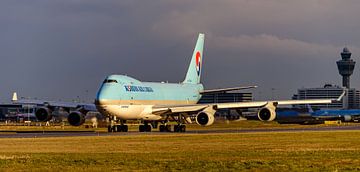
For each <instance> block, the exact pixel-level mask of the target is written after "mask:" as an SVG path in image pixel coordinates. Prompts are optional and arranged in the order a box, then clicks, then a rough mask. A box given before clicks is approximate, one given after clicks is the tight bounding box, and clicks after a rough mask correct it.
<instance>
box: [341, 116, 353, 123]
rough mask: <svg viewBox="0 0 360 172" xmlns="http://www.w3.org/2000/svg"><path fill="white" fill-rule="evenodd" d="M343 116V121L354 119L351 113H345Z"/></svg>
mask: <svg viewBox="0 0 360 172" xmlns="http://www.w3.org/2000/svg"><path fill="white" fill-rule="evenodd" d="M342 118H343V119H342V121H343V122H350V121H353V119H352V117H351V115H344V116H343V117H342Z"/></svg>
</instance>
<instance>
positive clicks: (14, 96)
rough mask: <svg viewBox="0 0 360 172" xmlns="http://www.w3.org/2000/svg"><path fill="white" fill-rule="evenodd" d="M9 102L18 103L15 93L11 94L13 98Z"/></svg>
mask: <svg viewBox="0 0 360 172" xmlns="http://www.w3.org/2000/svg"><path fill="white" fill-rule="evenodd" d="M11 101H12V102H17V101H18V97H17V93H16V92H14V93H13V96H12V99H11Z"/></svg>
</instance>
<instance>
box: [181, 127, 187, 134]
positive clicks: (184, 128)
mask: <svg viewBox="0 0 360 172" xmlns="http://www.w3.org/2000/svg"><path fill="white" fill-rule="evenodd" d="M185 131H186V125H180V132H182V133H184V132H185Z"/></svg>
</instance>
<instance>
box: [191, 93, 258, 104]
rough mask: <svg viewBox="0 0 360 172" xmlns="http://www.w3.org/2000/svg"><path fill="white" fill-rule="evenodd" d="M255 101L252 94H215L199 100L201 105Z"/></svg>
mask: <svg viewBox="0 0 360 172" xmlns="http://www.w3.org/2000/svg"><path fill="white" fill-rule="evenodd" d="M252 100H253V96H252V93H215V94H205V95H203V96H202V97H201V99H200V100H199V102H198V103H199V104H206V103H231V102H249V101H252Z"/></svg>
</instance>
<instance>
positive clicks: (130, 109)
mask: <svg viewBox="0 0 360 172" xmlns="http://www.w3.org/2000/svg"><path fill="white" fill-rule="evenodd" d="M144 109H145V107H144V106H142V105H107V106H106V111H107V112H108V113H109V114H110V115H111V116H116V117H117V118H119V119H124V120H136V119H140V118H141V114H142V112H143V111H144Z"/></svg>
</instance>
